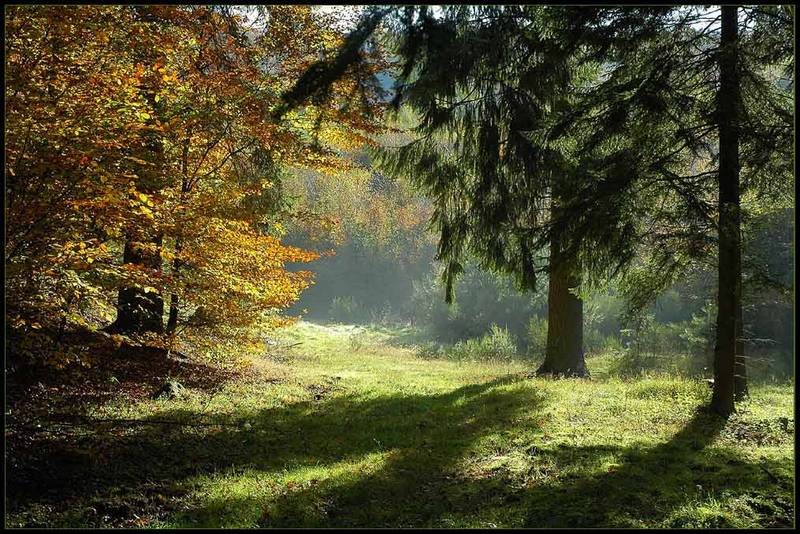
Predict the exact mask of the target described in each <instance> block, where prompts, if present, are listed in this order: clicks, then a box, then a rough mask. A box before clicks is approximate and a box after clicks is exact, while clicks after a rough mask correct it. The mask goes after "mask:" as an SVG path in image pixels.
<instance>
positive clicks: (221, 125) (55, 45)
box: [5, 6, 382, 366]
mask: <svg viewBox="0 0 800 534" xmlns="http://www.w3.org/2000/svg"><path fill="white" fill-rule="evenodd" d="M67 11H68V12H69V13H68V14H66V13H65V12H67ZM341 39H342V35H341V32H340V31H339V30H336V29H335V25H333V24H331V21H330V20H329V19H328V18H327V16H326V15H324V14H321V13H319V12H317V11H315V10H312V9H311V8H310V7H309V6H268V7H264V8H261V9H259V10H258V11H250V12H244V11H236V10H232V9H230V8H211V7H208V6H197V7H190V6H147V7H142V6H69V7H64V6H17V7H10V8H7V10H6V37H5V48H6V126H5V136H6V144H5V151H6V152H5V156H6V157H5V176H6V208H5V215H6V221H7V228H6V242H5V264H6V291H7V299H6V306H7V315H6V321H7V328H8V329H9V331H10V333H11V334H12V337H14V338H15V340H16V341H15V344H14V351H15V354H18V355H22V356H26V357H28V358H33V359H47V360H49V361H50V363H52V364H54V365H59V366H60V365H64V364H66V363H68V362H69V361H71V360H73V359H80V358H79V357H78V356H75V355H74V354H71V353H68V352H65V351H63V350H60V349H59V345H58V341H59V339H60V338H61V337H62V336H63V334H64V332H65V331H66V330H69V329H70V328H74V327H90V328H98V327H108V326H109V325H110V324H116V325H117V326H119V325H120V317H119V315H120V313H121V312H120V310H121V309H122V305H123V304H124V302H123V301H125V302H128V303H130V302H139V301H137V300H136V299H140V300H141V299H144V300H141V301H142V302H148V303H156V304H157V306H156V308H155V309H156V310H159V313H157V314H156V318H157V321H158V324H159V325H160V324H161V321H162V316H161V314H160V310H161V309H163V320H164V322H165V323H167V328H166V330H167V331H168V332H169V333H173V334H174V333H176V332H181V331H185V330H186V329H187V328H189V327H195V328H204V329H214V330H217V331H225V330H226V329H227V330H231V329H236V328H241V327H246V326H248V325H251V324H253V323H254V322H257V321H260V320H262V319H263V318H264V317H265V313H266V314H267V316H270V317H272V318H273V321H279V319H277V316H276V315H275V312H276V311H279V310H280V309H282V308H286V307H287V306H289V305H291V303H293V302H294V301H295V300H296V299H297V298H298V297H299V295H300V293H301V292H302V290H303V289H304V288H305V287H307V285H308V284H310V283H312V277H311V273H310V272H309V271H306V270H289V269H287V264H289V263H293V262H309V261H312V260H314V259H315V258H316V257H317V255H316V254H315V253H313V252H310V251H305V250H301V249H298V248H295V247H290V246H286V245H285V244H283V243H281V235H282V218H286V217H287V216H288V215H287V213H286V210H285V209H284V206H283V204H282V196H281V176H282V173H284V172H285V170H286V169H288V168H303V167H305V168H311V169H316V170H320V171H324V172H326V173H328V174H331V173H336V172H339V171H340V170H341V169H343V168H346V167H347V166H348V165H347V163H345V162H344V161H343V160H342V159H341V158H340V157H339V155H338V154H339V150H340V149H341V148H347V147H351V146H353V145H356V144H359V143H362V142H364V141H365V140H367V137H366V136H367V135H369V134H370V133H375V132H376V131H378V128H377V126H376V124H375V123H374V122H372V121H373V119H372V117H374V116H375V112H376V111H377V110H378V109H379V98H378V96H379V95H378V89H377V87H376V86H374V85H372V84H371V83H370V78H371V74H372V73H373V72H374V71H376V70H378V69H380V68H382V63H381V61H380V60H379V58H377V57H376V58H375V61H374V62H373V64H374V70H373V71H369V72H368V71H364V70H363V69H361V70H360V71H354V72H353V73H352V74H351V75H350V76H348V77H346V78H344V79H343V80H342V81H341V82H339V83H338V85H337V88H336V90H335V91H333V92H332V93H331V95H330V96H329V97H327V98H326V99H325V100H324V101H315V102H310V103H308V104H307V105H306V106H304V107H301V108H300V109H298V110H296V111H294V112H292V113H291V114H289V115H287V116H286V117H284V118H283V120H281V121H280V122H276V121H274V120H273V119H271V112H272V111H273V110H274V108H275V107H276V106H277V105H278V104H279V103H280V97H281V94H282V93H283V92H284V91H285V90H286V89H287V88H288V87H290V86H291V84H292V83H293V81H294V80H295V79H296V77H297V76H298V75H299V73H301V72H302V71H303V70H304V69H305V68H306V67H307V66H308V65H309V64H311V63H312V62H313V61H315V60H317V59H318V58H319V56H320V54H323V55H324V54H326V53H330V52H331V51H333V50H335V48H336V46H337V45H338V44H339V43H340V41H341ZM126 291H127V293H126ZM131 295H132V296H131ZM126 299H127V300H126ZM131 299H132V300H131ZM158 306H161V308H159V307H158ZM115 319H116V321H115ZM112 321H114V322H113V323H112ZM122 326H123V327H127V329H126V328H118V329H117V330H114V329H111V332H115V331H118V332H119V333H122V334H125V333H128V331H129V330H131V329H130V328H129V327H130V324H128V325H122ZM133 330H134V331H136V329H133ZM147 330H154V331H159V330H160V328H155V329H148V328H145V329H141V328H140V329H138V331H139V332H140V333H141V331H147Z"/></svg>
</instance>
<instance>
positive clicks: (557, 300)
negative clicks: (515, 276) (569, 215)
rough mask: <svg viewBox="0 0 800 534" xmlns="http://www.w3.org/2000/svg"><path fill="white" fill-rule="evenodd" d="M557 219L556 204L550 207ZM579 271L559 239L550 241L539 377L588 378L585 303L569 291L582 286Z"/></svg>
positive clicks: (537, 372) (555, 202)
mask: <svg viewBox="0 0 800 534" xmlns="http://www.w3.org/2000/svg"><path fill="white" fill-rule="evenodd" d="M551 213H552V217H553V218H554V219H555V218H556V217H557V216H558V207H557V201H556V200H555V199H554V203H553V206H552V208H551ZM579 272H580V271H579V268H578V267H577V266H576V265H575V264H574V263H573V262H571V261H570V260H569V259H567V258H564V257H563V255H562V251H561V244H560V242H559V240H558V238H556V237H554V238H552V240H551V242H550V277H549V278H550V282H549V287H548V294H547V353H546V355H545V359H544V363H542V365H541V366H540V367H539V369H537V371H536V374H537V375H555V376H575V377H585V376H588V375H589V372H588V371H587V369H586V362H585V360H584V353H583V301H581V299H580V298H578V297H577V296H576V295H574V294H573V293H572V292H571V291H570V289H577V288H578V287H579V286H580V274H579Z"/></svg>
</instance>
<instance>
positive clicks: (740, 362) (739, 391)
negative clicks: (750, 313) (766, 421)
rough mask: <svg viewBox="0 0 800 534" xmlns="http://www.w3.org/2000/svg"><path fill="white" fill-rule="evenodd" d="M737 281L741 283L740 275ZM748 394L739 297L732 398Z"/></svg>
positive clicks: (744, 396) (736, 398) (743, 396)
mask: <svg viewBox="0 0 800 534" xmlns="http://www.w3.org/2000/svg"><path fill="white" fill-rule="evenodd" d="M739 283H740V285H741V275H740V281H739ZM740 291H741V290H740ZM740 295H741V292H740ZM748 394H749V392H748V389H747V359H746V357H745V355H744V322H743V321H742V302H741V298H740V300H739V305H738V306H737V307H736V364H735V366H734V377H733V398H734V400H743V399H744V398H746V397H747V395H748Z"/></svg>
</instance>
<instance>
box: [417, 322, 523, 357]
mask: <svg viewBox="0 0 800 534" xmlns="http://www.w3.org/2000/svg"><path fill="white" fill-rule="evenodd" d="M417 354H418V355H419V357H421V358H446V359H451V360H459V361H462V360H467V361H497V360H506V361H507V360H511V359H514V358H515V357H517V356H518V351H517V345H516V342H515V340H514V336H513V335H512V334H511V333H510V332H509V331H508V330H507V329H506V328H501V327H499V326H497V325H492V326H491V327H490V329H489V333H488V334H485V335H483V336H481V337H480V338H470V339H467V340H462V341H458V342H457V343H455V344H454V345H450V346H446V345H440V344H438V343H426V344H424V345H422V346H420V348H419V349H418V351H417Z"/></svg>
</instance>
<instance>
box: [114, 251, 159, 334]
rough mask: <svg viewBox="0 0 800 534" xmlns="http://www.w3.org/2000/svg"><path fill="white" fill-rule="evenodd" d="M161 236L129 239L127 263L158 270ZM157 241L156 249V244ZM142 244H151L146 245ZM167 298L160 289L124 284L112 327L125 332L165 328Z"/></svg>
mask: <svg viewBox="0 0 800 534" xmlns="http://www.w3.org/2000/svg"><path fill="white" fill-rule="evenodd" d="M161 241H162V238H161V236H158V237H156V238H155V239H153V240H152V241H151V242H150V243H143V242H141V241H135V240H133V239H129V240H128V241H127V242H126V243H125V252H124V256H123V262H124V263H134V264H138V265H142V266H144V267H148V268H150V269H154V270H160V269H161ZM153 244H155V245H156V246H155V250H152V249H153V247H152V245H153ZM142 245H148V246H147V247H143V246H142ZM163 315H164V299H163V297H162V296H161V294H160V293H159V292H157V291H152V290H151V291H149V292H145V291H144V290H143V289H140V288H137V287H123V288H121V289H120V290H119V295H118V296H117V319H116V321H114V324H112V325H111V326H110V327H109V330H110V331H113V332H120V333H125V334H132V333H143V332H158V333H161V332H163V331H164V324H163V319H162V317H163Z"/></svg>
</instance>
